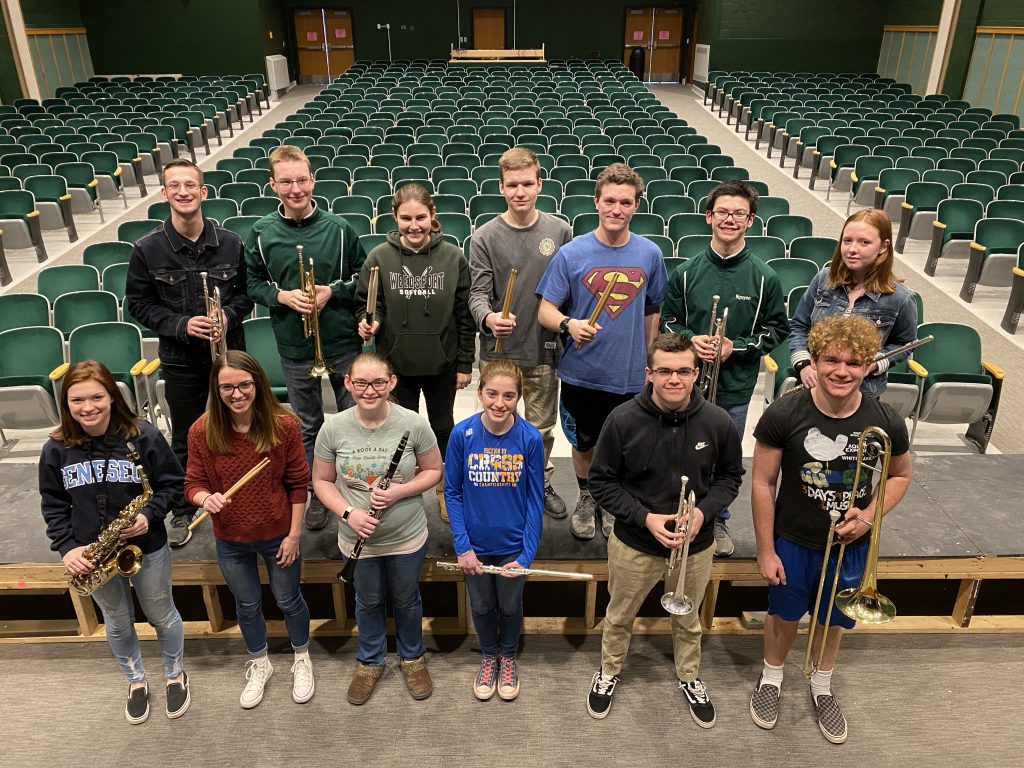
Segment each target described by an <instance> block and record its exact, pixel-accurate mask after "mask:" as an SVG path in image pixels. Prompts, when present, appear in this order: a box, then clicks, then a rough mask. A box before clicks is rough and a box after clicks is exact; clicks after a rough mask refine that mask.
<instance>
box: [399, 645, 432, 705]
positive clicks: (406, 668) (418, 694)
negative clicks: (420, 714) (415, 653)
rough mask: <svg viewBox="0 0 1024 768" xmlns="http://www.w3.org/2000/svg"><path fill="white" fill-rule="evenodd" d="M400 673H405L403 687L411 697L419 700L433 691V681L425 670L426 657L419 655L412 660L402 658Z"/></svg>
mask: <svg viewBox="0 0 1024 768" xmlns="http://www.w3.org/2000/svg"><path fill="white" fill-rule="evenodd" d="M401 667H402V674H403V675H405V687H406V688H408V689H409V693H410V694H412V697H413V698H414V699H416V700H417V701H419V700H420V699H425V698H427V697H428V696H429V695H430V694H431V693H433V691H434V683H433V682H432V681H431V679H430V672H429V671H427V657H426V656H420V657H419V658H418V659H413V660H412V661H405V660H404V659H403V660H402V663H401Z"/></svg>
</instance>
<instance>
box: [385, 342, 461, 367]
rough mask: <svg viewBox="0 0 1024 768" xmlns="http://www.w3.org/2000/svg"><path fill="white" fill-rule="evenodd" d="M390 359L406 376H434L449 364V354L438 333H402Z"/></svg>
mask: <svg viewBox="0 0 1024 768" xmlns="http://www.w3.org/2000/svg"><path fill="white" fill-rule="evenodd" d="M388 359H390V360H391V364H392V365H394V366H395V370H396V371H399V372H401V373H402V374H404V375H406V376H432V375H433V374H435V373H438V372H440V371H441V370H443V369H444V368H445V366H446V365H448V356H447V354H446V353H445V349H444V347H443V346H442V344H441V337H440V336H438V335H437V334H436V333H402V334H399V335H398V337H397V338H396V339H395V343H394V344H393V345H392V347H391V350H390V351H389V352H388Z"/></svg>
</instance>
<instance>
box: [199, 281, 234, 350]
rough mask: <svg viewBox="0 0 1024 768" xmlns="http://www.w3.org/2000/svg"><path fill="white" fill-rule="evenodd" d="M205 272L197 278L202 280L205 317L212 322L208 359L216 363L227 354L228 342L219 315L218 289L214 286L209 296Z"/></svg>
mask: <svg viewBox="0 0 1024 768" xmlns="http://www.w3.org/2000/svg"><path fill="white" fill-rule="evenodd" d="M206 275H207V273H206V272H200V273H199V277H201V278H202V280H203V301H204V305H205V307H206V316H207V317H209V318H210V320H211V321H212V322H213V328H211V329H210V359H211V360H213V362H217V361H218V360H220V359H221V358H223V357H224V355H226V354H227V353H228V340H227V338H226V337H225V336H224V316H223V315H222V314H221V306H220V288H219V287H217V286H214V289H213V296H212V297H211V296H210V287H209V285H207V283H206Z"/></svg>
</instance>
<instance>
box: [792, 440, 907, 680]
mask: <svg viewBox="0 0 1024 768" xmlns="http://www.w3.org/2000/svg"><path fill="white" fill-rule="evenodd" d="M879 457H881V460H882V466H881V468H878V467H873V466H869V465H868V462H873V461H874V460H875V459H877V458H879ZM891 458H892V443H891V442H890V440H889V435H888V434H886V432H885V430H884V429H882V428H881V427H868V428H867V429H865V430H864V431H863V432H861V434H860V439H859V440H857V468H856V470H854V473H853V487H852V488H851V489H850V503H849V505H848V506H847V511H850V510H852V509H855V506H854V502H855V501H856V498H857V486H858V485H859V484H860V477H861V472H862V471H864V470H867V471H871V472H878V473H880V474H879V477H878V487H877V488H876V489H875V517H874V520H872V521H870V522H869V521H867V520H864V518H862V517H861V518H859V519H860V520H862V521H863V522H865V523H867V524H868V525H869V526H871V540H870V541H869V542H868V555H867V558H866V560H865V563H864V575H863V576H861V580H860V586H858V587H857V588H856V589H854V588H853V587H851V588H849V589H844V590H843V591H842V592H839V594H838V595H837V594H836V590H837V589H838V588H839V572H840V569H841V568H842V565H843V557H844V556H845V555H846V542H845V541H844V542H841V543H840V545H839V553H838V555H836V566H835V574H834V576H833V577H832V591H831V593H830V595H829V599H828V605H829V606H831V605H832V603H833V602H834V603H835V605H836V608H838V609H839V610H840V611H842V612H843V613H844V614H845V615H847V616H849V617H850V618H851V619H854V620H856V621H862V622H864V623H865V624H887V623H888V622H890V621H892V620H893V619H895V618H896V606H895V605H893V602H892V600H890V599H889V598H887V597H886V596H885V595H883V594H882V593H880V592H879V591H878V544H879V542H880V541H881V533H882V510H883V508H884V507H885V484H886V481H887V479H888V477H889V460H890V459H891ZM855 514H856V513H855ZM829 517H830V523H829V527H828V536H827V538H826V539H825V557H824V560H823V561H822V564H821V576H820V577H819V579H818V596H817V598H816V599H815V601H814V610H813V611H812V612H811V624H810V627H809V628H808V630H807V650H806V651H805V653H804V677H810V676H811V675H812V674H814V671H815V670H816V669H818V667H819V666H821V661H822V659H823V658H824V656H825V638H826V636H827V635H828V627H829V624H830V623H831V618H832V610H831V608H830V609H829V612H828V615H827V616H826V617H825V623H824V624H823V625H822V626H823V627H824V634H823V635H822V637H821V640H820V643H819V645H820V647H819V649H818V657H817V659H814V660H812V659H811V655H812V653H813V651H812V649H813V646H814V637H815V634H816V633H817V625H818V611H819V610H820V609H821V598H822V593H823V592H824V591H825V572H826V571H827V570H828V561H829V554H830V552H831V550H832V542H833V538H834V537H835V532H836V525H837V524H838V523H839V517H840V515H839V511H838V510H832V511H831V512H830V513H829Z"/></svg>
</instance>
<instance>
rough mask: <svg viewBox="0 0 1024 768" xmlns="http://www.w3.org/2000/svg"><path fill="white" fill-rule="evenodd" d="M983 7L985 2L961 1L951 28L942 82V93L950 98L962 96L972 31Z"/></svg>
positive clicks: (968, 63) (968, 66)
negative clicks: (951, 33)
mask: <svg viewBox="0 0 1024 768" xmlns="http://www.w3.org/2000/svg"><path fill="white" fill-rule="evenodd" d="M983 5H986V2H985V0H961V3H960V15H959V16H958V17H957V22H956V25H955V26H954V27H953V45H952V47H951V48H950V50H949V62H948V63H947V64H946V78H945V80H943V81H942V93H945V94H947V95H948V96H949V97H950V98H953V99H959V98H960V97H961V96H962V95H963V92H964V83H966V82H967V70H968V69H969V68H970V66H971V53H972V52H973V51H974V35H975V32H974V30H975V27H977V26H978V25H979V23H980V21H981V11H982V6H983Z"/></svg>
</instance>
